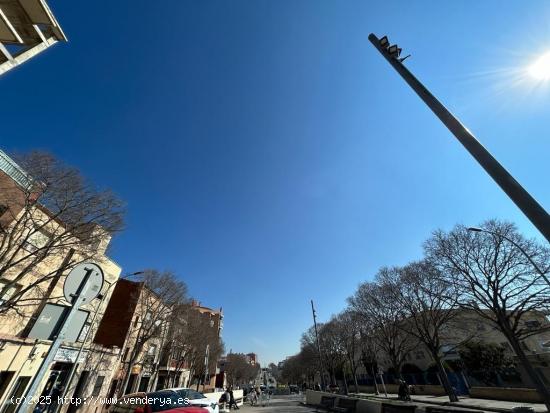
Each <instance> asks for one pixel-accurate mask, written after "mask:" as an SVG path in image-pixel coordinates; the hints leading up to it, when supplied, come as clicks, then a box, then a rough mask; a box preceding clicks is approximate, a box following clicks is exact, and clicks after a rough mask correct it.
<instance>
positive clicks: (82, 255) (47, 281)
mask: <svg viewBox="0 0 550 413" xmlns="http://www.w3.org/2000/svg"><path fill="white" fill-rule="evenodd" d="M31 180H32V177H30V176H28V175H27V174H26V172H25V171H24V170H23V169H22V168H20V167H19V166H18V165H17V163H16V162H14V161H13V159H11V158H10V157H9V156H8V155H6V154H5V153H4V152H1V151H0V189H2V190H0V193H1V194H2V195H0V225H1V229H2V233H0V239H2V240H4V241H6V240H7V241H6V242H4V243H3V244H2V245H3V249H2V254H3V257H4V259H3V260H2V261H1V263H2V265H1V266H0V267H1V274H0V411H1V412H2V413H11V412H13V411H14V410H15V408H16V407H17V406H15V405H13V404H12V403H11V400H12V397H19V396H23V395H26V394H27V391H28V389H29V388H30V386H31V383H33V381H34V380H35V379H36V374H37V372H38V370H39V368H40V366H41V364H42V361H43V360H44V358H45V357H46V355H47V354H48V352H49V350H50V347H51V344H52V340H53V339H54V338H55V337H56V336H57V334H58V333H59V331H60V328H61V324H62V320H63V319H64V317H65V316H66V314H67V313H68V310H69V307H70V303H69V302H68V301H67V299H66V298H65V295H64V291H63V284H64V281H65V277H66V276H67V273H68V272H69V271H70V268H71V267H72V266H74V265H75V264H76V263H78V262H82V261H92V262H94V263H96V264H97V265H99V266H100V267H101V268H102V270H103V274H104V283H103V286H102V287H101V290H100V291H98V293H99V295H98V297H101V298H96V299H95V300H92V301H91V302H90V303H88V304H85V305H84V306H82V307H81V308H80V310H79V311H78V312H77V314H76V316H75V318H74V319H73V321H72V322H71V324H70V325H69V327H68V334H67V335H66V337H65V341H64V342H63V343H62V345H61V348H60V349H59V350H58V351H57V352H56V354H55V355H54V358H53V360H54V361H53V363H52V364H51V365H50V366H49V369H48V373H47V374H46V375H44V376H43V377H42V378H41V379H40V380H39V381H38V382H37V383H38V392H37V394H35V395H34V396H39V395H43V394H50V392H51V391H52V390H53V389H54V388H61V387H63V388H64V389H65V390H66V392H67V395H68V396H71V395H77V394H80V393H81V392H84V391H85V390H86V386H88V387H89V388H90V389H91V390H90V391H91V392H95V393H97V394H100V393H101V392H106V385H107V383H108V381H109V379H110V376H111V374H112V372H111V370H110V368H109V364H110V362H111V361H112V359H113V357H115V355H116V352H114V351H113V349H110V348H104V347H101V346H95V345H92V344H91V337H92V336H93V333H94V330H95V329H96V328H97V323H96V321H97V320H99V319H100V318H101V315H102V313H103V311H104V310H105V307H106V304H107V301H108V299H109V295H110V292H111V291H109V285H110V284H112V283H114V282H116V280H117V279H118V278H119V275H120V272H121V268H120V267H119V266H118V265H117V264H116V263H115V262H114V261H113V260H111V259H110V258H109V257H108V256H107V255H106V248H107V246H108V243H109V240H110V237H108V236H107V235H106V236H105V238H104V242H101V243H98V244H96V245H95V246H94V252H93V254H92V255H93V259H91V258H92V255H90V251H83V250H82V251H81V250H79V249H78V244H79V242H78V239H76V238H75V240H74V243H72V245H73V246H74V248H59V249H52V250H51V251H54V252H55V253H53V252H52V253H51V254H49V255H47V256H45V257H42V256H40V255H39V254H40V251H41V250H42V249H43V248H44V245H47V243H49V242H50V243H51V242H53V241H52V237H53V235H52V234H55V233H58V232H59V231H63V226H64V223H63V222H62V221H60V220H59V219H53V218H52V216H51V213H50V212H49V210H48V209H47V208H46V207H44V206H42V205H40V204H36V205H34V204H33V206H32V207H29V206H28V204H27V205H25V202H28V200H29V196H30V199H32V198H33V197H34V195H33V192H32V191H30V190H29V185H30V182H31ZM38 195H39V194H38V193H37V194H36V196H38ZM23 214H26V215H27V218H25V219H26V221H25V222H32V223H33V225H34V227H32V228H27V227H25V226H24V225H22V224H21V223H22V222H23V218H22V216H23ZM15 225H22V228H23V229H22V231H23V232H22V233H21V234H19V236H18V237H15V236H13V233H14V232H15V230H14V229H13V228H14V226H15ZM27 226H28V225H27ZM38 228H39V229H38ZM60 228H61V229H60ZM25 231H27V232H25ZM71 236H72V235H71V234H69V235H68V237H69V239H70V237H71ZM9 242H12V243H13V244H14V245H13V247H9V246H6V243H9ZM6 253H9V254H12V253H13V255H12V256H11V260H12V261H14V262H21V263H22V264H20V265H19V264H17V265H5V263H6V261H7V258H6ZM34 256H36V265H29V267H28V269H29V271H26V270H25V265H27V264H26V263H27V262H28V260H31V261H32V260H33V259H35V258H33V257H34ZM29 257H30V258H29ZM15 296H17V297H18V299H17V303H14V299H13V297H15ZM10 303H11V304H10ZM8 304H9V305H8ZM92 360H93V362H92V364H94V366H95V367H94V369H93V370H92V369H88V370H86V368H87V367H86V366H87V364H89V362H91V361H92ZM103 360H105V362H103ZM71 375H72V376H73V377H72V380H69V379H70V376H71ZM36 380H38V379H36ZM61 408H62V409H67V408H68V406H61Z"/></svg>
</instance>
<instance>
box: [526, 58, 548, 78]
mask: <svg viewBox="0 0 550 413" xmlns="http://www.w3.org/2000/svg"><path fill="white" fill-rule="evenodd" d="M528 70H529V74H530V75H531V76H532V77H533V78H535V79H537V80H550V52H548V53H546V54H544V55H542V56H541V57H539V58H538V59H537V61H536V62H535V63H533V64H532V65H531V66H529V69H528Z"/></svg>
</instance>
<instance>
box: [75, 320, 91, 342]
mask: <svg viewBox="0 0 550 413" xmlns="http://www.w3.org/2000/svg"><path fill="white" fill-rule="evenodd" d="M89 330H90V324H88V323H86V324H84V326H83V327H82V331H80V335H79V336H78V339H77V340H76V341H78V342H79V343H82V342H83V341H84V340H85V339H86V335H87V334H88V331H89Z"/></svg>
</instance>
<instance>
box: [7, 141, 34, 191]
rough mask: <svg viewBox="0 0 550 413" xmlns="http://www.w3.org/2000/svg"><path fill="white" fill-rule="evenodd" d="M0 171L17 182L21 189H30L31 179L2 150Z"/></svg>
mask: <svg viewBox="0 0 550 413" xmlns="http://www.w3.org/2000/svg"><path fill="white" fill-rule="evenodd" d="M0 170H1V171H3V172H4V173H5V174H6V175H8V176H9V177H10V178H11V179H13V180H14V181H15V182H17V184H18V185H19V186H21V187H22V188H24V189H28V188H30V186H31V184H32V178H31V177H30V176H29V174H27V173H26V172H25V171H24V170H23V169H21V167H20V166H19V165H17V164H16V163H15V161H14V160H13V159H11V158H10V157H9V156H8V155H7V154H6V153H5V152H4V151H2V150H0Z"/></svg>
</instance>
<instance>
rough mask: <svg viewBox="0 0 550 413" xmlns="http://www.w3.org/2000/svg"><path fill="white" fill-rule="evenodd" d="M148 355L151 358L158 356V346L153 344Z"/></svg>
mask: <svg viewBox="0 0 550 413" xmlns="http://www.w3.org/2000/svg"><path fill="white" fill-rule="evenodd" d="M147 354H149V355H150V356H154V355H155V354H157V346H156V344H151V345H150V346H149V351H147Z"/></svg>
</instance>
